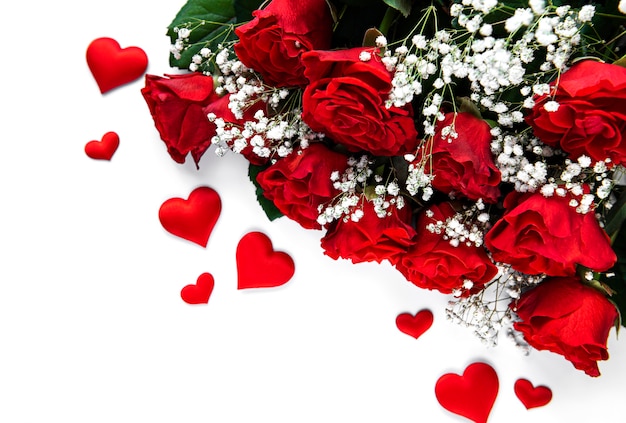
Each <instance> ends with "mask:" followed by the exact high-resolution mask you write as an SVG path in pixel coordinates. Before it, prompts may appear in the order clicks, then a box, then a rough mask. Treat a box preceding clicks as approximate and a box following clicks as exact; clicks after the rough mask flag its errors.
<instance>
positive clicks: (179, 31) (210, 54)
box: [170, 20, 235, 75]
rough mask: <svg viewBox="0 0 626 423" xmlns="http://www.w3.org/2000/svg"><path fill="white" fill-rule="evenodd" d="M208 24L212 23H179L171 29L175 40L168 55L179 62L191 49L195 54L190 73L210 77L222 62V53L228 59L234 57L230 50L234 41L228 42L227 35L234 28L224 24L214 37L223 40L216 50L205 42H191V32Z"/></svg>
mask: <svg viewBox="0 0 626 423" xmlns="http://www.w3.org/2000/svg"><path fill="white" fill-rule="evenodd" d="M209 24H213V23H211V22H208V21H206V20H196V21H192V22H186V23H181V24H180V25H178V26H176V27H174V28H173V32H174V33H175V34H176V39H175V40H174V42H173V43H172V44H171V45H170V54H171V55H172V57H174V59H176V60H180V59H181V58H182V54H183V53H184V52H186V51H187V50H189V49H192V48H193V49H194V50H195V51H196V53H195V54H194V55H193V56H192V57H191V60H190V63H189V70H190V71H191V72H202V73H203V74H205V75H212V74H213V73H214V72H215V71H216V70H217V68H218V67H219V64H218V62H219V61H220V60H223V55H224V53H226V52H227V53H228V56H229V58H233V57H235V54H234V51H233V50H232V46H233V45H234V44H235V41H228V37H229V35H230V34H232V32H233V31H234V26H233V25H231V24H224V25H223V27H222V31H221V33H219V34H218V35H217V36H216V38H218V39H219V38H221V39H222V40H223V41H222V42H221V43H219V45H218V47H217V49H216V50H214V49H213V48H211V47H212V46H214V44H211V43H209V42H206V41H201V42H191V38H192V37H191V36H192V34H193V32H194V31H195V30H197V29H198V28H201V27H203V26H205V25H209ZM214 41H215V40H214ZM220 56H221V57H220Z"/></svg>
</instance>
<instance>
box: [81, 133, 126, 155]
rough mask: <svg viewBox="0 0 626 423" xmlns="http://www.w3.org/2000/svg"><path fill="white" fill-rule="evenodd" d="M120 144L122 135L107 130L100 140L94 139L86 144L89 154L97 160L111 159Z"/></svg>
mask: <svg viewBox="0 0 626 423" xmlns="http://www.w3.org/2000/svg"><path fill="white" fill-rule="evenodd" d="M119 145H120V137H119V136H118V135H117V134H116V133H115V132H107V133H106V134H104V135H103V136H102V139H101V140H100V141H97V140H93V141H89V142H88V143H87V144H85V153H86V154H87V156H89V157H91V158H92V159H96V160H111V157H113V154H115V152H116V151H117V147H119Z"/></svg>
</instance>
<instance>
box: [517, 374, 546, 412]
mask: <svg viewBox="0 0 626 423" xmlns="http://www.w3.org/2000/svg"><path fill="white" fill-rule="evenodd" d="M513 390H514V391H515V395H516V396H517V398H519V400H520V401H521V402H522V404H524V407H526V409H531V408H535V407H542V406H544V405H546V404H547V403H549V402H550V400H552V390H551V389H550V388H548V387H547V386H537V387H534V386H533V384H532V383H531V382H530V381H529V380H527V379H518V380H516V381H515V385H514V386H513Z"/></svg>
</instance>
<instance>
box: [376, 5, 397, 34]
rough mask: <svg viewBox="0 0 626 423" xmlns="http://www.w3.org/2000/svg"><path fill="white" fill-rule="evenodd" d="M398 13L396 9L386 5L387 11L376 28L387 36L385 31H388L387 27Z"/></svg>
mask: <svg viewBox="0 0 626 423" xmlns="http://www.w3.org/2000/svg"><path fill="white" fill-rule="evenodd" d="M397 14H398V11H397V10H396V9H394V8H392V7H388V8H387V11H386V12H385V16H383V20H382V21H381V22H380V26H379V27H378V30H379V31H380V32H381V33H382V34H383V35H384V36H387V33H388V32H389V28H390V27H391V24H392V23H393V21H394V20H395V19H396V15H397Z"/></svg>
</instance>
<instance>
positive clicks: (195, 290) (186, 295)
mask: <svg viewBox="0 0 626 423" xmlns="http://www.w3.org/2000/svg"><path fill="white" fill-rule="evenodd" d="M214 285H215V280H214V279H213V275H211V274H210V273H203V274H201V275H200V276H198V280H197V281H196V284H195V285H187V286H185V287H184V288H183V289H181V291H180V297H181V298H182V299H183V301H184V302H186V303H187V304H206V303H208V302H209V298H210V297H211V293H212V292H213V286H214Z"/></svg>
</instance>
